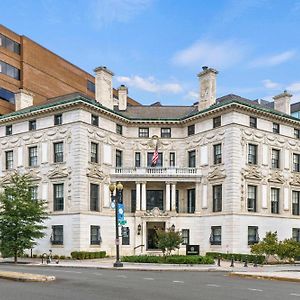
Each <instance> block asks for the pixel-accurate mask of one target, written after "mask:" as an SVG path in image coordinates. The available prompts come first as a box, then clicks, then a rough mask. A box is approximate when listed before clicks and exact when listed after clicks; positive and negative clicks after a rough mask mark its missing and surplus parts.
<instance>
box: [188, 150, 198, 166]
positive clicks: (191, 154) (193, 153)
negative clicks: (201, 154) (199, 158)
mask: <svg viewBox="0 0 300 300" xmlns="http://www.w3.org/2000/svg"><path fill="white" fill-rule="evenodd" d="M188 160H189V161H188V163H189V168H196V151H195V150H192V151H189V152H188Z"/></svg>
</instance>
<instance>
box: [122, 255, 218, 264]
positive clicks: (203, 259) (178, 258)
mask: <svg viewBox="0 0 300 300" xmlns="http://www.w3.org/2000/svg"><path fill="white" fill-rule="evenodd" d="M122 261H123V262H133V263H153V264H213V263H214V259H213V258H212V257H210V256H198V255H195V256H194V255H193V256H186V255H171V256H165V257H164V256H154V255H140V256H123V257H122Z"/></svg>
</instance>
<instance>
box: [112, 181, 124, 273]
mask: <svg viewBox="0 0 300 300" xmlns="http://www.w3.org/2000/svg"><path fill="white" fill-rule="evenodd" d="M116 189H117V191H116V197H115V225H116V240H115V243H116V261H115V263H114V267H116V268H120V267H123V264H122V263H121V262H120V240H119V220H118V204H119V203H121V200H122V199H121V198H122V190H123V185H122V184H121V183H120V182H119V183H118V184H117V186H116V185H115V184H114V183H111V184H110V185H109V190H110V194H111V201H113V200H114V191H115V190H116Z"/></svg>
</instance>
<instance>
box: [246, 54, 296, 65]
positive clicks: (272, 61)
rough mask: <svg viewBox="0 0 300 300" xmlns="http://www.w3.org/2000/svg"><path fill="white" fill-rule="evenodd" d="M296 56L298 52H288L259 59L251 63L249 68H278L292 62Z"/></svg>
mask: <svg viewBox="0 0 300 300" xmlns="http://www.w3.org/2000/svg"><path fill="white" fill-rule="evenodd" d="M295 55H296V51H294V50H288V51H285V52H282V53H279V54H275V55H271V56H265V57H260V58H257V59H255V60H253V61H252V62H250V65H249V66H250V67H252V68H256V67H272V66H277V65H280V64H282V63H284V62H286V61H289V60H291V59H292V58H293V57H295Z"/></svg>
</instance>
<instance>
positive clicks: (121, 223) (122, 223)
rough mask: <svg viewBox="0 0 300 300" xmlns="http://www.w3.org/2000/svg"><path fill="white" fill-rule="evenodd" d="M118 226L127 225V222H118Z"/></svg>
mask: <svg viewBox="0 0 300 300" xmlns="http://www.w3.org/2000/svg"><path fill="white" fill-rule="evenodd" d="M119 224H120V225H126V224H127V221H126V220H123V221H119Z"/></svg>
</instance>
